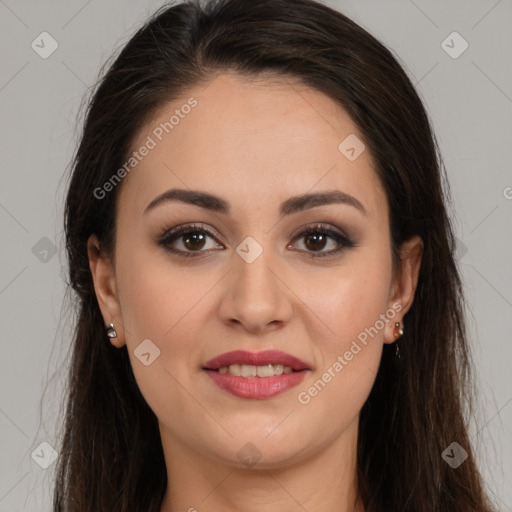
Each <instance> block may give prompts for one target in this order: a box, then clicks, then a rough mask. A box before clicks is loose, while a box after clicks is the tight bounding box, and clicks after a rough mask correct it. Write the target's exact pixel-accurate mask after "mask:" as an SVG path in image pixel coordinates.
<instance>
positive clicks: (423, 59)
mask: <svg viewBox="0 0 512 512" xmlns="http://www.w3.org/2000/svg"><path fill="white" fill-rule="evenodd" d="M162 3H163V2H161V1H156V0H147V1H138V2H136V1H135V0H129V1H126V0H125V1H121V0H109V1H108V2H100V1H99V0H89V1H84V0H72V1H69V0H68V1H66V2H64V0H61V1H57V0H51V1H50V0H48V1H40V2H36V1H35V0H32V1H27V0H20V1H15V0H0V27H1V30H0V40H1V50H0V51H1V54H2V66H1V75H0V108H1V119H2V123H1V133H0V141H1V149H2V161H1V188H0V227H1V230H2V231H1V232H2V243H1V249H0V250H1V258H2V259H1V262H2V265H1V268H0V314H1V325H2V330H3V335H2V341H1V347H2V357H1V358H0V379H1V387H0V392H1V394H0V433H1V436H0V443H1V444H0V453H1V456H0V512H7V511H9V512H16V511H22V510H23V511H34V512H35V511H41V510H47V511H49V510H50V503H51V500H50V496H51V486H52V481H53V480H52V478H53V474H52V470H53V468H54V467H55V465H54V464H53V465H50V466H49V467H48V469H43V468H42V467H40V464H39V462H37V461H42V460H47V459H48V457H49V454H50V453H51V450H50V448H49V447H48V446H47V445H43V447H40V444H41V443H42V442H47V443H49V445H51V446H56V438H55V426H56V419H57V417H58V415H59V410H60V407H61V402H60V401H61V389H62V382H63V379H64V377H65V369H66V364H67V361H66V357H67V356H68V354H67V347H68V345H69V336H70V332H71V331H70V326H71V320H72V319H70V312H69V311H67V310H65V309H63V308H62V304H63V300H64V292H65V289H64V283H63V280H62V276H64V275H65V271H66V268H67V265H66V262H65V255H64V250H63V249H64V245H63V238H62V234H63V233H62V231H63V229H62V210H63V201H64V193H65V185H66V180H65V179H63V176H64V175H65V174H66V173H67V168H68V164H69V162H70V158H71V156H72V152H73V150H74V148H75V146H76V143H77V140H78V139H77V135H78V133H79V131H78V130H77V127H76V124H77V113H78V109H79V106H80V102H81V100H82V97H83V95H84V93H85V92H86V91H87V88H88V87H89V86H91V85H92V84H93V83H94V82H95V80H96V78H97V76H98V72H99V69H100V66H101V64H103V62H104V61H105V60H106V59H107V58H108V57H109V56H110V55H111V54H112V53H113V52H114V51H115V50H116V48H118V47H119V46H120V45H122V44H124V43H126V42H127V40H128V39H129V37H130V36H131V35H132V34H133V32H134V30H135V29H136V27H137V26H139V24H140V23H141V22H142V20H144V19H145V18H146V16H147V15H148V14H149V13H150V12H152V11H153V10H154V9H156V8H157V7H158V6H160V5H161V4H162ZM326 3H327V4H328V5H330V6H332V7H335V8H337V9H339V10H341V11H342V12H344V13H345V14H347V15H348V16H349V17H351V18H353V19H354V20H355V21H356V22H358V23H360V24H361V25H362V26H363V27H365V28H367V29H368V30H369V31H370V32H371V33H373V34H374V35H375V36H376V37H377V38H379V39H380V40H381V41H382V42H384V43H385V44H386V45H387V46H388V47H390V48H391V49H392V50H393V51H394V52H395V54H396V55H397V56H398V57H399V59H400V61H401V62H402V64H403V65H404V66H405V68H406V70H407V72H408V73H409V75H410V76H411V77H412V79H413V82H414V83H415V84H417V88H418V90H419V93H420V95H421V96H422V98H423V100H424V102H425V104H426V106H427V109H428V111H429V113H430V116H431V119H432V122H433V125H434V129H435V131H436V134H437V136H438V139H439V143H440V146H441V151H442V155H443V158H444V161H445V164H446V167H447V170H448V173H449V179H450V182H451V185H452V194H453V199H454V204H453V215H454V220H455V227H456V231H457V237H458V239H459V251H458V258H459V262H460V266H461V270H462V273H463V277H464V281H465V286H466V290H467V296H468V305H469V311H468V320H469V329H470V334H471V342H472V344H473V346H474V361H475V371H476V373H477V377H478V378H479V381H478V383H479V389H480V390H481V395H480V400H481V402H480V409H479V411H476V413H475V415H474V416H473V419H472V424H471V435H472V439H473V441H474V442H475V444H476V447H477V449H478V451H479V460H480V461H481V465H482V470H483V473H484V476H485V478H486V481H487V483H488V487H489V490H490V492H491V493H492V494H493V495H494V497H495V500H496V510H502V511H505V510H508V511H511V510H512V488H511V486H510V482H511V481H512V405H511V401H512V390H511V386H510V381H511V378H510V374H511V372H510V361H511V360H512V346H511V343H510V325H511V324H510V322H511V318H512V270H511V265H510V262H511V261H512V236H511V235H512V230H511V228H512V222H511V219H512V172H511V164H510V162H512V138H511V135H512V115H511V114H512V70H511V65H510V62H511V59H510V55H511V50H512V30H511V29H510V26H511V22H512V1H511V0H499V1H497V0H485V1H484V0H482V1H475V0H471V1H463V0H458V1H454V0H452V1H446V0H444V1H441V0H436V1H430V2H427V1H426V0H414V1H412V0H394V1H385V2H384V1H377V0H372V1H370V0H358V1H355V0H352V1H345V0H338V1H335V0H331V1H329V2H326ZM45 31H46V32H48V33H49V34H51V36H52V37H53V38H54V39H55V40H56V41H57V43H58V48H57V50H56V51H55V52H54V53H53V54H52V55H50V56H49V57H48V58H46V59H43V58H42V57H41V56H40V55H39V54H38V53H36V51H35V50H34V49H33V48H32V47H31V44H32V42H33V41H35V42H36V43H38V42H39V46H40V47H42V46H43V44H44V47H45V51H47V50H48V49H49V48H50V46H49V40H48V39H45V43H41V42H40V41H41V38H40V37H39V35H40V34H41V33H42V32H45ZM453 31H457V32H458V33H459V34H460V35H461V36H462V37H463V38H464V40H466V41H467V43H468V44H469V46H468V48H467V50H466V51H465V52H464V53H462V54H461V55H460V56H458V57H457V58H452V57H451V56H450V55H449V54H448V53H447V52H446V51H445V49H448V48H446V46H442V42H443V41H444V40H445V39H446V38H447V36H449V34H451V33H452V32H453ZM45 37H46V36H45ZM452 39H453V38H451V39H450V38H448V40H447V42H446V43H445V45H446V44H448V45H449V46H452V47H453V48H451V49H449V51H451V52H452V53H453V52H457V53H458V52H459V51H460V49H462V46H461V43H462V42H461V40H457V39H453V42H452ZM42 50H43V49H42V48H41V49H40V51H42ZM52 249H53V251H54V252H52ZM432 342H433V343H435V340H432ZM42 399H43V400H42ZM41 400H42V402H41ZM41 403H42V409H41ZM38 456H39V457H38ZM440 456H441V455H440ZM454 471H456V470H455V469H454ZM507 482H508V483H509V485H507Z"/></svg>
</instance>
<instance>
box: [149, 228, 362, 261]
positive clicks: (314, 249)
mask: <svg viewBox="0 0 512 512" xmlns="http://www.w3.org/2000/svg"><path fill="white" fill-rule="evenodd" d="M208 238H211V239H213V240H216V239H217V238H216V236H215V235H214V234H213V233H212V232H211V231H210V230H209V229H207V228H205V227H203V226H202V225H200V224H188V225H184V226H179V227H177V228H175V229H171V230H169V229H168V228H165V231H164V233H163V235H161V237H160V239H159V240H158V242H157V243H158V245H159V246H161V247H163V248H164V249H165V250H166V251H169V252H171V253H174V254H177V255H179V256H185V257H189V256H192V257H195V256H200V255H201V253H205V252H209V249H212V248H213V249H215V248H217V249H221V250H224V249H225V248H224V246H223V245H222V244H219V243H214V244H213V246H211V247H210V248H208V247H207V240H208ZM295 240H300V241H302V240H304V247H305V249H300V250H299V252H306V253H309V256H310V257H312V258H326V257H331V256H335V255H337V254H338V253H340V252H341V251H343V250H345V249H347V248H351V247H355V243H354V242H353V241H352V240H351V239H350V238H349V237H348V236H346V235H344V234H343V233H341V232H338V231H335V230H334V229H332V228H329V227H327V226H325V225H323V224H316V225H314V226H309V227H308V228H306V229H305V230H303V231H302V232H301V233H299V234H298V235H297V236H296V237H295ZM329 241H330V242H331V245H332V244H334V249H331V250H329V251H324V250H323V249H325V247H326V246H328V245H329ZM180 246H181V247H180ZM292 247H293V244H290V245H288V246H287V248H292Z"/></svg>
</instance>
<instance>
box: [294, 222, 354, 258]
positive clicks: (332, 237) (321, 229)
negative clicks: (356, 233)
mask: <svg viewBox="0 0 512 512" xmlns="http://www.w3.org/2000/svg"><path fill="white" fill-rule="evenodd" d="M296 240H304V244H303V245H304V247H305V250H301V252H306V253H310V254H309V255H310V256H311V257H313V258H323V257H330V256H335V255H336V254H338V253H340V252H341V251H343V250H344V249H347V248H351V247H355V243H354V242H353V241H352V240H350V239H349V238H348V237H347V236H346V235H344V234H342V233H339V232H337V231H334V230H333V229H330V228H327V227H325V226H323V225H321V224H319V225H316V226H311V227H309V228H307V229H306V230H304V231H303V232H302V233H300V234H299V235H298V236H297V237H296ZM329 241H331V245H334V248H332V249H331V250H327V251H324V249H325V248H326V247H328V245H329ZM290 247H291V246H290ZM316 253H318V254H316Z"/></svg>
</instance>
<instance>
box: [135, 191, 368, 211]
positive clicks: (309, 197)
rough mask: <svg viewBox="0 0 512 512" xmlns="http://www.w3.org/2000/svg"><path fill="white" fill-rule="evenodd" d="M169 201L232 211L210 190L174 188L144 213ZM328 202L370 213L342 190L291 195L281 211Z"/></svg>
mask: <svg viewBox="0 0 512 512" xmlns="http://www.w3.org/2000/svg"><path fill="white" fill-rule="evenodd" d="M169 201H179V202H182V203H186V204H191V205H194V206H199V207H200V208H204V209H206V210H211V211H214V212H218V213H223V214H226V215H229V213H230V211H231V209H230V205H229V203H228V202H227V201H225V200H224V199H221V198H220V197H217V196H214V195H212V194H209V193H208V192H202V191H200V190H185V189H177V188H173V189H170V190H167V191H166V192H164V193H163V194H160V195H159V196H157V197H155V199H153V200H152V201H151V202H150V203H149V204H148V206H147V207H146V209H145V210H144V213H143V214H146V213H147V212H149V211H150V210H152V209H153V208H156V207H157V206H159V205H161V204H164V203H166V202H169ZM327 204H346V205H348V206H353V207H354V208H356V209H357V210H359V211H360V212H361V213H362V214H363V215H368V213H367V211H366V210H365V209H364V207H363V205H362V204H361V203H360V202H359V201H358V200H357V199H356V198H355V197H354V196H351V195H349V194H346V193H345V192H341V191H340V190H327V191H325V192H316V193H311V194H303V195H300V196H294V197H290V198H289V199H287V200H286V201H284V202H282V203H281V205H280V208H279V212H280V214H281V216H284V215H291V214H294V213H297V212H299V211H303V210H307V209H309V208H315V207H316V206H323V205H327Z"/></svg>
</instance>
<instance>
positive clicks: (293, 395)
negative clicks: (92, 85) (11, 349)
mask: <svg viewBox="0 0 512 512" xmlns="http://www.w3.org/2000/svg"><path fill="white" fill-rule="evenodd" d="M172 116H174V117H172ZM165 123H167V124H165ZM144 147H146V150H144V149H141V148H144ZM132 150H133V151H137V155H138V156H136V157H134V158H136V161H135V160H133V161H132V162H131V164H129V165H127V167H126V168H127V169H130V171H129V172H127V175H126V177H124V180H123V182H122V184H121V185H117V186H119V187H121V188H120V190H119V192H120V195H119V197H118V203H117V213H116V215H117V231H116V239H115V244H116V253H115V260H114V266H111V265H110V264H109V262H108V260H106V259H103V258H99V259H98V260H96V259H95V258H94V256H93V254H92V252H91V253H90V257H91V270H92V273H93V276H94V281H95V287H96V293H97V296H98V300H99V303H100V307H101V310H102V313H103V316H104V319H105V323H106V324H107V323H109V322H111V321H113V322H114V324H115V327H116V330H117V333H118V339H117V340H114V342H115V343H117V346H121V345H123V344H124V343H126V344H127V348H128V352H129V355H130V360H131V364H132V367H133V371H134V375H135V378H136V380H137V383H138V385H139V387H140V390H141V392H142V394H143V396H144V398H145V399H146V401H147V403H148V404H149V406H150V407H151V408H152V410H153V411H154V413H155V414H156V416H157V417H158V420H159V424H160V429H161V435H162V442H163V444H164V446H165V447H166V449H167V450H170V451H171V453H172V452H173V451H174V452H175V453H178V452H180V451H181V453H184V452H186V451H189V452H192V451H193V452H194V453H196V454H197V453H199V454H201V456H203V457H206V458H208V459H210V460H213V461H217V462H222V463H226V464H229V465H231V466H237V467H244V465H249V463H248V462H247V461H248V460H251V461H253V462H254V461H256V460H257V462H258V464H259V466H258V467H259V468H275V467H279V466H284V465H286V464H291V463H293V462H296V461H299V460H301V459H304V458H306V457H309V456H312V455H313V454H315V453H318V452H320V451H321V450H323V449H326V448H329V447H333V446H341V445H343V443H345V446H349V445H350V446H353V445H354V440H355V438H356V437H355V436H356V432H357V420H358V415H359V411H360V409H361V407H362V406H363V404H364V402H365V400H366V398H367V397H368V394H369V392H370V390H371V388H372V385H373V382H374V379H375V377H376V373H377V370H378V367H379V361H380V358H381V353H382V347H383V343H391V342H393V341H395V340H396V337H395V336H394V334H393V329H394V324H395V322H396V321H401V320H402V319H403V316H404V314H405V313H406V311H407V310H408V309H409V307H410V305H411V302H412V299H413V294H414V289H415V283H416V279H417V271H418V267H419V260H420V242H419V241H418V240H416V241H414V240H413V241H412V242H411V244H409V245H407V246H406V247H404V256H405V258H406V259H405V260H404V261H405V263H404V265H403V266H402V271H401V272H399V273H398V274H396V275H394V274H393V271H392V252H391V245H390V231H389V214H388V206H387V200H386V196H385V193H384V190H383V188H382V186H381V184H380V182H379V180H378V178H377V176H376V173H375V171H374V170H373V168H372V165H373V164H372V158H371V155H370V152H369V149H368V147H366V149H365V148H364V146H363V143H362V135H361V133H360V131H359V130H358V128H357V127H356V125H355V124H354V123H353V122H352V121H351V119H350V117H349V116H348V115H347V114H346V113H345V112H344V111H343V110H342V109H340V108H339V107H338V106H337V105H336V104H335V103H334V102H333V101H332V100H330V99H329V98H328V97H326V96H325V95H323V94H321V93H319V92H317V91H315V90H312V89H309V88H306V87H305V86H299V85H298V84H297V83H291V82H290V83H288V82H286V81H285V80H284V79H283V80H279V81H276V80H274V81H272V82H270V81H258V82H255V81H248V80H247V79H242V78H240V77H238V76H236V75H233V74H223V75H220V76H219V77H218V78H216V79H215V80H214V81H212V82H211V83H210V84H209V85H208V86H206V87H205V86H204V85H203V86H201V87H197V88H194V89H191V90H189V91H188V93H187V94H186V95H184V96H183V98H182V99H180V100H176V101H174V102H173V103H172V104H169V105H167V106H165V107H164V108H161V109H160V110H159V111H158V112H157V115H156V116H155V117H154V118H153V119H152V120H151V122H150V123H148V124H147V125H146V126H145V127H144V129H143V130H142V131H141V132H140V133H139V135H138V138H137V140H136V141H135V143H134V144H133V147H132ZM107 188H108V187H107ZM171 190H177V191H181V193H180V195H178V194H177V193H175V195H174V199H172V198H168V199H161V200H159V201H158V202H156V203H155V200H156V198H159V197H162V194H166V193H169V191H171ZM192 191H196V192H197V194H196V195H193V194H192ZM108 193H114V192H113V191H110V192H108ZM327 193H329V194H331V195H324V194H327ZM206 194H208V196H215V198H214V199H213V198H207V199H205V197H206V196H203V195H206ZM336 194H337V195H336ZM180 197H181V200H180ZM322 198H323V199H322ZM194 200H197V204H193V201H194ZM151 205H152V206H151ZM317 224H320V227H318V226H316V225H317ZM192 225H193V226H192ZM178 227H185V228H187V229H186V230H185V232H182V233H181V234H178V235H176V236H174V237H172V233H170V232H173V231H175V230H176V228H178ZM309 227H311V228H312V230H311V233H309V234H304V231H305V230H306V229H307V228H309ZM166 233H167V234H166ZM93 241H94V237H92V238H91V240H90V242H91V244H92V242H93ZM90 247H91V245H90ZM407 251H409V252H408V253H407ZM114 269H115V270H114ZM106 342H107V341H106ZM267 350H275V351H281V352H284V353H285V354H288V355H291V356H294V357H295V358H298V359H300V360H301V361H302V362H303V363H304V366H305V367H306V368H307V369H306V370H302V371H301V372H300V373H299V372H296V371H294V372H292V373H291V374H289V373H288V370H286V372H284V373H283V374H282V375H281V376H273V377H265V376H261V377H260V376H254V377H244V376H233V375H231V371H232V370H233V371H234V372H235V373H236V367H233V368H232V369H230V370H228V372H227V373H222V372H224V370H222V371H216V372H214V371H213V370H211V369H210V370H207V369H205V367H206V366H208V364H207V363H208V361H210V360H212V359H213V358H215V357H217V356H219V355H221V354H224V353H227V352H231V351H248V352H251V353H259V352H262V351H267ZM272 358H274V362H276V363H277V362H279V361H281V360H279V359H277V357H276V356H271V358H270V359H272ZM236 360H237V357H235V358H234V362H236ZM224 362H226V361H224ZM240 362H243V361H240ZM246 362H249V360H247V361H246ZM257 362H258V363H266V364H267V363H272V361H267V360H264V359H261V360H259V361H257ZM281 362H282V363H283V362H284V365H285V366H286V364H285V363H286V360H283V361H281ZM266 364H258V366H265V368H264V369H260V370H259V372H260V374H261V375H267V374H266V373H265V371H270V370H274V367H271V368H269V367H268V366H267V365H266ZM290 364H291V363H290ZM210 366H214V365H210ZM224 366H225V365H224ZM275 369H276V370H277V373H279V372H280V371H282V370H280V368H279V367H276V368H275ZM283 370H284V369H283ZM244 371H248V372H249V374H250V372H251V371H252V368H251V367H248V368H245V369H244ZM256 371H258V370H256ZM214 373H215V375H213V374H214ZM212 377H215V378H212ZM243 379H246V380H243ZM258 379H260V380H258ZM290 386H291V387H290ZM249 443H251V444H249ZM340 443H341V444H340Z"/></svg>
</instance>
